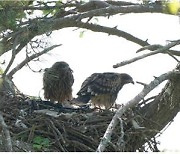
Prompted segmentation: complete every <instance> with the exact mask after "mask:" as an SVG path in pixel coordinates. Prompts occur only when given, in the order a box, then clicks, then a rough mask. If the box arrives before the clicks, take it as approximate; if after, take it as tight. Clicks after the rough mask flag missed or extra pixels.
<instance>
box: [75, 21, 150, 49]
mask: <svg viewBox="0 0 180 154" xmlns="http://www.w3.org/2000/svg"><path fill="white" fill-rule="evenodd" d="M76 25H77V27H80V28H86V29H89V30H92V31H94V32H103V33H107V34H109V35H116V36H119V37H123V38H125V39H127V40H128V41H131V42H134V43H136V44H139V45H141V46H146V45H149V44H148V43H147V41H143V40H141V39H139V38H137V37H135V36H133V35H131V34H129V33H127V32H125V31H122V30H119V29H117V28H116V27H114V28H110V27H106V26H101V25H96V24H92V23H84V22H81V21H79V22H76Z"/></svg>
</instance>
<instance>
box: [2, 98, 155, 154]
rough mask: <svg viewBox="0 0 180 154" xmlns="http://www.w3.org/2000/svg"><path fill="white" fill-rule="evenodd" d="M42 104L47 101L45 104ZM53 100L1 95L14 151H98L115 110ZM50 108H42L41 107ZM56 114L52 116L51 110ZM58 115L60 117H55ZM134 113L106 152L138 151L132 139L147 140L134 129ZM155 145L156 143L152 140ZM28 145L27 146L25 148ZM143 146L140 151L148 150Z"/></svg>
mask: <svg viewBox="0 0 180 154" xmlns="http://www.w3.org/2000/svg"><path fill="white" fill-rule="evenodd" d="M43 104H48V105H44V106H43ZM50 104H51V102H48V101H42V100H34V99H30V98H29V97H27V96H24V95H18V96H17V95H16V96H3V97H1V104H0V105H1V112H2V115H3V117H4V120H5V122H6V124H7V125H8V128H9V131H10V134H11V138H12V140H13V142H16V143H17V141H18V143H23V145H26V146H20V144H18V145H17V144H13V150H14V151H54V152H55V151H56V152H57V151H69V152H79V151H85V152H89V151H96V149H97V147H98V145H99V143H100V140H101V138H102V137H103V135H104V133H105V131H106V129H107V127H108V125H109V123H110V121H111V120H112V117H113V115H114V114H115V112H114V111H110V110H106V111H99V110H98V111H97V110H94V109H90V108H80V109H79V108H78V109H71V108H63V107H62V106H58V105H57V106H56V105H55V106H53V105H52V104H51V105H52V106H51V105H50ZM45 106H46V110H48V111H50V112H49V113H48V115H47V112H46V114H45V112H40V111H43V110H42V108H45ZM51 112H53V113H56V114H52V115H50V113H51ZM54 115H57V116H54ZM131 119H132V115H130V114H126V115H124V116H123V117H122V120H123V128H122V125H120V124H119V125H118V126H117V127H116V129H115V130H114V132H113V134H112V138H111V141H109V143H108V147H107V148H106V151H135V150H136V148H137V147H135V145H133V144H132V143H133V142H137V141H138V140H141V139H142V138H143V139H144V138H145V137H143V136H142V130H135V129H134V128H133V126H132V123H131ZM153 144H154V143H153ZM26 147H28V148H26ZM143 147H144V146H141V148H139V149H141V150H140V151H145V149H144V148H143Z"/></svg>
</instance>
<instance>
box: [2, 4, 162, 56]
mask: <svg viewBox="0 0 180 154" xmlns="http://www.w3.org/2000/svg"><path fill="white" fill-rule="evenodd" d="M142 12H162V10H161V8H159V7H152V6H151V7H149V6H144V5H136V6H124V7H121V6H110V7H106V8H100V9H95V10H91V11H88V12H84V13H78V14H75V15H71V16H65V17H62V18H56V17H54V18H50V19H47V18H45V19H44V20H38V19H37V20H34V22H32V21H31V20H30V21H29V25H27V26H24V27H23V28H22V27H21V28H20V30H19V32H16V33H18V34H19V37H20V39H19V42H18V43H17V46H18V45H19V44H21V42H25V45H26V44H27V43H28V41H25V40H31V39H32V38H34V37H35V36H38V35H42V34H44V33H46V32H50V31H53V30H59V29H62V28H64V27H78V23H77V21H81V20H82V19H84V18H89V17H95V16H110V15H114V14H118V13H142ZM11 36H12V34H11ZM13 40H14V37H12V38H10V37H9V36H7V37H6V38H4V39H3V40H2V41H1V42H0V43H1V44H2V45H3V46H4V47H3V51H2V52H1V53H0V55H2V54H3V53H5V52H7V51H9V50H10V49H11V48H12V43H13V42H12V41H13ZM25 45H24V46H25Z"/></svg>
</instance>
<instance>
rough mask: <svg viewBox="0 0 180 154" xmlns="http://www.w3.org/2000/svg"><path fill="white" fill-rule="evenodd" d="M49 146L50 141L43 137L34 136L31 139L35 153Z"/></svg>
mask: <svg viewBox="0 0 180 154" xmlns="http://www.w3.org/2000/svg"><path fill="white" fill-rule="evenodd" d="M49 146H50V140H49V139H48V138H45V137H43V136H35V137H34V139H33V148H34V149H35V150H37V151H42V150H45V149H46V148H48V147H49Z"/></svg>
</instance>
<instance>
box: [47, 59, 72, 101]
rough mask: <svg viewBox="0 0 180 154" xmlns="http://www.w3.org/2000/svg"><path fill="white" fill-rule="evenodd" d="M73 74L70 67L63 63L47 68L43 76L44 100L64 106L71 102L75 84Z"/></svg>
mask: <svg viewBox="0 0 180 154" xmlns="http://www.w3.org/2000/svg"><path fill="white" fill-rule="evenodd" d="M72 72H73V71H72V69H71V68H70V67H69V65H68V64H67V63H66V62H63V61H61V62H56V63H55V64H54V65H52V67H51V68H46V69H45V72H44V75H43V89H44V98H45V99H47V100H50V101H53V102H54V101H58V102H59V103H62V104H63V103H65V102H66V101H68V100H71V99H72V85H73V83H74V77H73V74H72Z"/></svg>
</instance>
